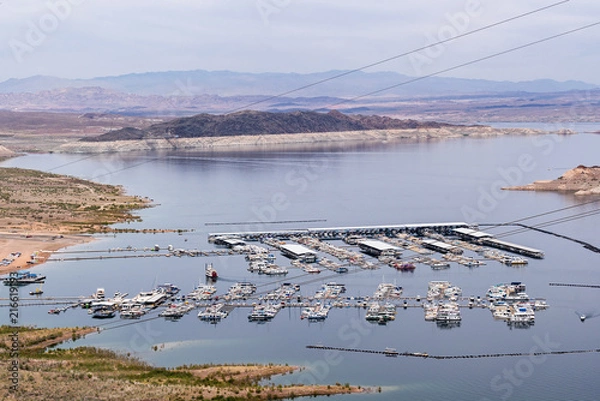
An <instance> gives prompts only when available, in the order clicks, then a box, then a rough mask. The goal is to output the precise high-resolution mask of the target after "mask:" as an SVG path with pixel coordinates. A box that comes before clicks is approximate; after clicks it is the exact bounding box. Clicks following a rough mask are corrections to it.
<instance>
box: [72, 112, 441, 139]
mask: <svg viewBox="0 0 600 401" xmlns="http://www.w3.org/2000/svg"><path fill="white" fill-rule="evenodd" d="M448 126H451V125H450V124H444V123H437V122H419V121H415V120H400V119H395V118H390V117H382V116H376V115H369V116H365V115H352V116H350V115H345V114H342V113H340V112H338V111H330V112H328V113H317V112H314V111H295V112H289V113H269V112H262V111H240V112H237V113H231V114H220V115H215V114H199V115H196V116H192V117H184V118H177V119H174V120H171V121H167V122H162V123H158V124H154V125H151V126H149V127H147V128H143V129H139V128H133V127H126V128H123V129H119V130H115V131H110V132H107V133H106V134H103V135H99V136H97V137H88V138H82V139H81V141H84V142H103V141H119V140H141V139H157V138H202V137H225V136H235V135H273V134H296V133H318V132H345V131H367V130H379V129H417V128H442V127H448Z"/></svg>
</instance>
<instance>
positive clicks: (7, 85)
mask: <svg viewBox="0 0 600 401" xmlns="http://www.w3.org/2000/svg"><path fill="white" fill-rule="evenodd" d="M343 74H346V75H343ZM340 75H343V76H341V77H339V78H334V77H337V76H340ZM411 79H414V77H409V76H406V75H402V74H398V73H395V72H363V71H358V72H352V73H348V71H327V72H319V73H310V74H297V73H244V72H233V71H205V70H193V71H165V72H147V73H138V74H127V75H119V76H109V77H98V78H91V79H65V78H57V77H50V76H41V75H38V76H33V77H30V78H23V79H9V80H7V81H4V82H1V83H0V93H4V94H8V93H12V94H20V93H38V92H41V91H54V90H60V89H68V88H89V87H97V88H102V89H105V90H109V91H114V92H121V93H125V94H131V95H143V96H150V95H155V96H167V97H169V96H206V95H217V96H265V95H267V96H272V95H278V94H281V93H285V92H289V91H294V92H293V94H290V96H293V97H316V96H330V97H336V98H345V97H352V96H361V95H364V94H367V93H370V92H372V91H376V90H379V89H383V88H387V87H390V86H393V85H398V84H402V83H403V82H408V81H410V80H411ZM316 82H321V83H319V84H317V85H313V84H314V83H316ZM302 87H305V88H304V89H302V90H299V91H295V90H296V89H298V88H302ZM596 87H597V85H592V84H588V83H585V82H581V81H566V82H558V81H554V80H550V79H539V80H533V81H524V82H509V81H489V80H482V79H461V78H445V77H431V78H427V79H423V80H419V81H416V82H411V83H409V84H406V85H400V86H398V87H396V88H394V89H390V90H386V91H384V92H382V93H380V94H379V95H380V96H392V95H393V96H439V95H457V94H475V93H500V92H531V93H546V92H562V91H569V90H586V89H592V88H596Z"/></svg>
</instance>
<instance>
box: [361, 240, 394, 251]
mask: <svg viewBox="0 0 600 401" xmlns="http://www.w3.org/2000/svg"><path fill="white" fill-rule="evenodd" d="M358 245H359V246H360V245H364V246H366V247H369V248H373V249H376V250H378V251H387V250H389V249H393V250H396V249H400V248H398V247H397V246H394V245H391V244H388V243H387V242H383V241H378V240H376V239H365V240H362V241H358Z"/></svg>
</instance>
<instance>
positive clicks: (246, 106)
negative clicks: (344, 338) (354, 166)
mask: <svg viewBox="0 0 600 401" xmlns="http://www.w3.org/2000/svg"><path fill="white" fill-rule="evenodd" d="M569 1H570V0H563V1H559V2H557V3H553V4H550V5H548V6H545V7H541V8H537V9H535V10H532V11H528V12H526V13H523V14H519V15H515V16H513V17H510V18H506V19H504V20H501V21H498V22H494V23H493V24H489V25H485V26H483V27H481V28H477V29H473V30H471V31H467V32H465V33H461V34H459V35H456V36H453V37H451V38H448V39H443V40H440V41H437V42H435V43H431V44H428V45H426V46H422V47H419V48H417V49H413V50H410V51H407V52H404V53H400V54H396V55H394V56H392V57H388V58H385V59H382V60H379V61H375V62H373V63H370V64H366V65H364V66H362V67H358V68H355V69H353V70H349V71H344V72H341V73H339V74H336V75H333V76H331V77H327V78H323V79H321V80H318V81H315V82H312V83H309V84H306V85H302V86H299V87H297V88H295V89H290V90H288V91H284V92H281V93H278V94H276V95H272V96H269V97H267V98H265V99H261V100H257V101H255V102H252V103H248V104H246V105H245V106H242V107H237V108H235V109H232V110H230V111H229V112H228V113H234V112H236V111H240V110H244V109H247V108H249V107H252V106H256V105H258V104H261V103H265V102H268V101H270V100H273V99H277V98H280V97H283V96H287V95H290V94H292V93H296V92H300V91H302V90H304V89H308V88H312V87H313V86H317V85H321V84H323V83H325V82H329V81H333V80H336V79H339V78H342V77H345V76H347V75H350V74H354V73H356V72H360V71H364V70H366V69H368V68H371V67H376V66H378V65H382V64H385V63H388V62H390V61H394V60H398V59H400V58H402V57H406V56H410V55H411V54H415V53H418V52H420V51H423V50H427V49H430V48H432V47H436V46H439V45H443V44H445V43H448V42H452V41H454V40H457V39H460V38H464V37H466V36H470V35H473V34H475V33H479V32H482V31H485V30H487V29H491V28H494V27H497V26H499V25H503V24H506V23H508V22H511V21H515V20H518V19H521V18H525V17H527V16H530V15H533V14H537V13H539V12H542V11H545V10H548V9H550V8H553V7H556V6H559V5H562V4H565V3H568V2H569Z"/></svg>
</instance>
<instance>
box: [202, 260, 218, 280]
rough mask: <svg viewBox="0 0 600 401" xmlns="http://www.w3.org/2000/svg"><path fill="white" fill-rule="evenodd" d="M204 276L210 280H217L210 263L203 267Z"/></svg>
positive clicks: (216, 274) (215, 272)
mask: <svg viewBox="0 0 600 401" xmlns="http://www.w3.org/2000/svg"><path fill="white" fill-rule="evenodd" d="M204 275H205V276H206V277H207V278H209V279H211V280H216V279H217V278H219V274H218V273H217V271H216V270H215V269H214V268H213V265H212V263H207V264H206V265H204Z"/></svg>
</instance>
